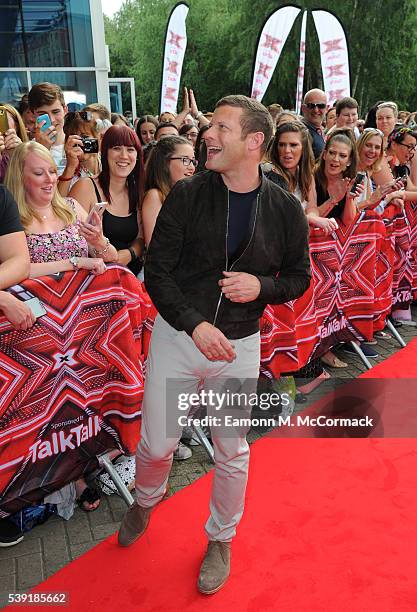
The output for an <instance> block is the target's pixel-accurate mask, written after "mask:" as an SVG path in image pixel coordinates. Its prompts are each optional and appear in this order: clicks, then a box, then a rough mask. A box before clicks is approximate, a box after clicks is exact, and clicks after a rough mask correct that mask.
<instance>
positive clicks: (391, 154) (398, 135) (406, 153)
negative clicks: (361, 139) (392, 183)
mask: <svg viewBox="0 0 417 612" xmlns="http://www.w3.org/2000/svg"><path fill="white" fill-rule="evenodd" d="M416 146H417V132H415V131H414V130H412V129H411V128H409V127H406V126H401V127H396V128H394V130H393V131H392V132H391V134H390V135H389V136H388V146H387V150H386V154H387V162H388V164H389V167H390V170H391V172H392V177H393V178H394V179H395V180H401V181H402V183H403V185H404V188H405V191H404V200H415V199H416V191H417V187H416V186H415V185H414V184H413V182H412V181H411V179H410V164H411V160H412V159H413V157H414V155H415V152H416Z"/></svg>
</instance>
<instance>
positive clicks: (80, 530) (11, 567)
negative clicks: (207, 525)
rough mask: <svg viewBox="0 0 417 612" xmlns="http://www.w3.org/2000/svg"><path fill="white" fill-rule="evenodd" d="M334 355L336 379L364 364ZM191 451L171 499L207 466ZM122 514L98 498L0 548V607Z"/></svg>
mask: <svg viewBox="0 0 417 612" xmlns="http://www.w3.org/2000/svg"><path fill="white" fill-rule="evenodd" d="M413 320H414V321H416V322H417V308H413ZM399 332H400V334H401V335H402V337H403V338H404V340H405V341H406V342H408V341H410V340H412V339H413V338H415V337H416V336H417V327H411V326H405V325H403V326H402V327H401V329H399ZM377 348H378V352H379V357H378V358H377V359H373V360H371V361H372V363H373V364H376V363H378V362H380V361H383V360H384V359H386V358H387V357H389V356H390V355H392V354H393V353H395V352H396V351H397V350H399V349H400V347H399V344H398V343H397V342H396V341H395V340H393V339H392V340H378V345H377ZM336 352H337V351H336ZM337 354H338V356H339V358H340V359H342V360H343V361H346V362H348V368H345V369H341V370H331V372H332V373H333V374H334V375H336V376H337V377H338V378H340V379H346V378H356V377H357V376H358V375H359V374H361V373H362V372H364V371H365V367H364V365H363V364H362V362H361V361H360V360H359V359H358V358H357V357H356V356H351V355H347V354H346V353H342V352H337ZM320 394H321V392H320V387H319V388H318V389H317V390H316V391H315V392H314V393H312V394H311V395H310V396H309V402H308V404H304V405H302V406H301V409H305V408H306V407H307V406H308V405H309V404H311V403H312V402H313V401H315V400H316V399H317V398H318V397H320ZM264 433H265V431H260V430H257V431H256V430H251V432H250V433H249V436H248V437H249V441H250V442H251V443H252V442H254V441H255V440H256V439H258V438H259V437H260V436H262V435H263V434H264ZM192 450H193V456H192V458H191V459H188V460H187V461H177V462H175V461H174V464H173V468H172V471H171V476H170V485H171V489H170V490H171V494H173V495H175V493H176V492H177V491H178V490H180V489H182V488H183V487H186V486H188V485H189V484H191V483H192V482H193V481H194V480H196V479H197V478H200V477H201V476H204V474H206V473H207V472H209V471H210V470H211V469H212V468H213V465H212V464H211V463H210V462H209V460H208V458H207V455H206V453H205V451H204V449H203V448H202V447H200V446H197V447H192ZM125 511H126V504H125V502H124V501H123V500H122V499H121V498H120V497H119V496H118V495H111V496H106V495H103V498H102V501H101V503H100V506H99V508H98V509H97V510H96V511H94V512H90V513H86V512H82V511H81V510H80V509H79V508H78V507H77V508H76V510H75V513H74V515H73V516H72V518H71V519H70V520H69V521H64V520H63V519H61V518H58V517H53V518H50V519H49V520H48V521H47V522H46V523H45V524H44V525H41V526H38V527H35V528H34V529H33V530H32V531H30V532H29V533H27V534H25V537H24V540H23V541H22V542H21V543H20V544H18V545H16V546H12V547H9V548H0V607H3V606H4V605H5V602H6V601H7V594H8V593H10V592H16V591H17V592H20V591H27V590H29V589H30V588H32V587H34V586H36V585H38V584H39V583H40V582H42V581H43V580H45V579H46V578H48V577H49V576H51V575H52V574H54V573H55V572H57V571H58V570H59V569H61V568H63V567H64V566H65V565H67V563H70V562H71V561H73V560H74V559H76V558H77V557H79V556H80V555H82V554H84V553H85V552H87V551H88V550H90V549H91V548H92V547H93V546H96V545H97V544H98V543H99V542H101V541H102V540H104V539H105V538H107V537H108V536H109V535H111V534H113V533H114V532H115V531H116V530H117V529H118V528H119V525H120V521H121V520H122V517H123V515H124V513H125ZM202 528H203V526H202Z"/></svg>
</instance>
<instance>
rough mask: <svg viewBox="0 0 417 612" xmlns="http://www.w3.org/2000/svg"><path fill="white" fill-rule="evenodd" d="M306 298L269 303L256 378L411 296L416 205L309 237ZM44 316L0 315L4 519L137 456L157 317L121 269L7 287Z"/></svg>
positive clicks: (370, 326) (369, 331)
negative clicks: (99, 458) (109, 457)
mask: <svg viewBox="0 0 417 612" xmlns="http://www.w3.org/2000/svg"><path fill="white" fill-rule="evenodd" d="M310 260H311V267H312V280H311V283H310V286H309V288H308V289H307V291H306V292H305V293H304V295H303V296H302V297H300V298H298V299H297V300H294V301H292V302H288V303H286V304H282V305H279V306H271V305H268V306H267V307H266V309H265V312H264V315H263V317H262V319H261V373H263V374H264V375H266V376H268V377H276V378H277V377H279V376H280V374H281V373H282V372H294V371H297V370H299V369H300V368H302V367H304V366H305V365H306V364H307V363H308V362H309V361H311V360H313V359H315V358H317V357H320V356H321V355H322V354H324V353H325V352H326V351H327V350H329V349H330V348H332V347H333V346H335V345H336V344H338V343H339V342H349V341H350V340H357V341H362V340H365V339H370V338H371V337H372V335H373V333H374V331H375V330H376V329H382V327H383V326H384V325H385V318H386V316H387V315H388V314H389V312H390V311H391V309H392V308H393V307H394V308H395V307H408V306H409V304H410V302H411V300H412V299H413V298H414V299H416V298H417V203H414V202H407V204H406V207H405V210H404V212H402V211H401V210H399V209H398V208H396V207H395V206H389V207H387V208H386V210H385V212H384V217H383V219H381V217H379V216H378V215H377V214H375V213H372V212H362V213H361V214H360V215H359V216H358V218H357V219H356V220H355V222H354V223H353V224H352V225H351V226H350V227H348V228H346V227H344V226H343V225H342V224H340V226H339V229H338V230H337V231H336V232H333V234H332V235H331V236H327V237H326V236H324V234H323V232H320V231H316V230H311V234H310ZM10 291H11V292H12V293H14V294H15V295H17V296H19V298H20V299H24V300H27V299H30V298H31V297H38V298H39V299H40V300H41V301H42V302H43V303H44V305H45V307H46V309H47V314H46V315H45V316H43V317H40V318H38V320H37V322H36V324H35V325H34V326H33V327H32V328H31V329H30V330H27V331H17V330H14V329H13V328H12V327H11V325H10V324H9V323H8V322H7V321H6V320H5V318H4V317H1V318H0V517H2V516H7V515H8V514H11V513H14V512H17V511H18V510H20V509H21V508H22V507H24V506H26V505H28V504H31V503H35V502H38V501H40V500H41V499H42V498H43V497H44V496H45V495H47V494H48V493H50V492H52V491H54V490H57V489H59V488H61V487H62V486H63V485H65V484H67V483H68V482H71V481H73V480H75V479H77V478H79V477H80V476H81V475H82V473H83V471H84V470H85V468H86V466H87V465H88V464H89V462H90V461H92V460H93V459H94V457H95V456H96V455H98V454H101V453H103V452H106V451H108V450H110V449H112V448H119V449H121V450H122V451H123V452H125V453H127V454H132V453H133V452H134V450H135V447H136V444H137V441H138V437H139V418H140V407H141V401H142V395H143V381H144V374H143V362H144V359H145V358H146V355H147V351H148V346H149V340H150V336H151V332H152V327H153V321H154V318H155V316H156V309H155V307H154V306H153V304H152V303H151V301H150V299H149V296H148V295H147V293H146V292H145V291H144V289H143V286H142V284H141V283H140V282H139V281H138V280H137V279H136V278H135V276H134V275H133V274H132V273H131V272H129V271H128V270H126V269H125V268H124V267H122V266H117V265H111V266H109V267H108V270H107V272H106V273H105V274H103V275H100V276H94V275H92V274H89V273H88V272H87V271H78V272H76V273H74V272H66V273H61V274H55V275H51V276H45V277H41V278H37V279H30V280H27V281H25V282H23V283H22V284H21V285H17V286H15V287H13V288H12V289H10Z"/></svg>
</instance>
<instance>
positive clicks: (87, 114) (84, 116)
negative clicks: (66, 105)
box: [65, 111, 93, 123]
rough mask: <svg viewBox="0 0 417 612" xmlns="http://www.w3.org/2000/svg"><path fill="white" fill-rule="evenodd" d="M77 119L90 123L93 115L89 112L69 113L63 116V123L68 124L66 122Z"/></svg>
mask: <svg viewBox="0 0 417 612" xmlns="http://www.w3.org/2000/svg"><path fill="white" fill-rule="evenodd" d="M77 117H80V119H82V120H83V121H91V120H92V118H93V115H92V114H91V113H90V111H71V112H70V113H67V114H66V115H65V122H66V123H68V121H72V120H73V119H76V118H77Z"/></svg>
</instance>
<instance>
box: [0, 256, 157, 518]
mask: <svg viewBox="0 0 417 612" xmlns="http://www.w3.org/2000/svg"><path fill="white" fill-rule="evenodd" d="M9 291H10V292H11V293H12V294H14V295H16V297H19V298H20V299H23V300H27V299H30V298H32V297H37V298H38V299H39V300H41V301H42V303H43V304H44V306H45V309H46V311H47V312H46V314H45V315H44V316H41V317H38V319H37V321H36V323H35V325H34V326H33V327H32V328H30V329H28V330H26V331H22V330H16V329H14V328H13V327H12V326H11V325H10V323H9V322H8V321H7V320H6V319H5V318H4V317H0V517H2V516H6V515H8V514H14V513H15V512H17V511H18V510H20V509H21V508H24V507H25V506H27V505H30V504H32V503H36V502H39V501H41V500H42V499H43V497H45V496H46V495H47V494H49V493H51V492H53V491H55V490H58V489H60V488H61V487H63V486H64V485H65V484H67V483H69V482H71V481H74V480H77V479H78V478H79V477H80V476H81V475H82V474H83V472H84V470H85V468H86V467H87V466H88V465H91V463H90V462H92V461H94V458H95V456H96V455H98V454H101V453H104V452H106V451H108V450H111V449H113V448H119V449H120V450H121V451H123V452H124V453H126V454H132V453H134V451H135V448H136V444H137V442H138V438H139V430H140V409H141V402H142V395H143V376H144V374H143V360H144V358H143V343H142V333H143V332H142V330H143V329H144V324H145V321H146V319H147V317H148V315H149V311H150V308H151V304H150V299H149V297H148V295H147V293H146V292H145V291H144V290H143V288H142V285H141V283H140V282H139V281H138V280H137V278H136V277H135V276H134V274H132V273H131V272H130V271H129V270H127V268H124V267H123V266H117V265H113V266H109V267H108V270H107V271H106V272H105V273H104V274H101V275H99V276H95V275H93V274H89V273H88V272H87V271H85V270H80V271H78V272H65V273H61V274H58V275H51V276H43V277H39V278H35V279H29V280H26V281H24V282H23V283H21V284H20V285H17V286H15V287H12V288H11V289H10V290H9Z"/></svg>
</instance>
